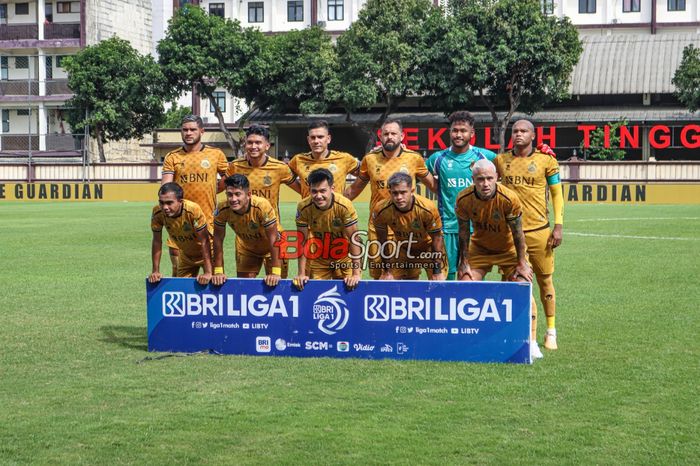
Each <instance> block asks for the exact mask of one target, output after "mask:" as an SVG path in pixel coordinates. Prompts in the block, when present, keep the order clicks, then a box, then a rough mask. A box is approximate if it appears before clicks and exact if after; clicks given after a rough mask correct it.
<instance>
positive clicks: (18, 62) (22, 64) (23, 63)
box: [15, 57, 29, 70]
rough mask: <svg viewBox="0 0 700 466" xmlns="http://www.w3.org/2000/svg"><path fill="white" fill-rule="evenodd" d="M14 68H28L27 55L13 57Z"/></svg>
mask: <svg viewBox="0 0 700 466" xmlns="http://www.w3.org/2000/svg"><path fill="white" fill-rule="evenodd" d="M15 69H17V70H28V69H29V57H15Z"/></svg>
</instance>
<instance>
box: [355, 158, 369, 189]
mask: <svg viewBox="0 0 700 466" xmlns="http://www.w3.org/2000/svg"><path fill="white" fill-rule="evenodd" d="M357 176H358V177H359V178H360V179H361V180H362V181H364V182H367V181H369V165H368V162H367V155H365V156H364V157H362V162H360V170H359V171H358V172H357Z"/></svg>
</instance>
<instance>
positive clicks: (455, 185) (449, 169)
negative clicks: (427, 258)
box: [426, 111, 496, 280]
mask: <svg viewBox="0 0 700 466" xmlns="http://www.w3.org/2000/svg"><path fill="white" fill-rule="evenodd" d="M447 119H448V121H449V122H450V142H451V144H452V145H451V146H450V147H449V148H447V149H445V150H442V151H439V152H435V153H434V154H432V155H431V156H430V157H429V158H428V160H427V162H426V165H427V166H428V170H430V173H432V174H433V175H434V176H435V177H437V185H438V189H437V201H438V210H439V212H440V218H442V231H443V232H444V235H445V250H446V251H447V259H448V262H449V270H448V274H447V279H448V280H454V279H455V273H456V272H457V263H458V262H459V223H458V221H457V215H456V214H455V201H456V200H457V195H458V194H459V193H460V192H461V191H462V190H463V189H465V188H467V187H469V186H471V184H472V166H473V165H474V163H475V162H476V161H477V160H481V159H487V160H493V159H495V158H496V154H495V153H494V152H491V151H490V150H486V149H483V148H481V147H476V146H472V145H471V144H470V141H471V139H472V137H473V136H474V117H473V116H472V114H471V113H469V112H467V111H457V112H454V113H452V114H451V115H450V116H449V117H448V118H447Z"/></svg>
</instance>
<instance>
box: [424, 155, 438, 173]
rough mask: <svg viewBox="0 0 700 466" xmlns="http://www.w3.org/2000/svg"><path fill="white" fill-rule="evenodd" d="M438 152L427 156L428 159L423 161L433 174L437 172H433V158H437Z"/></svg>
mask: <svg viewBox="0 0 700 466" xmlns="http://www.w3.org/2000/svg"><path fill="white" fill-rule="evenodd" d="M438 153H439V152H435V153H434V154H433V155H431V156H430V157H428V160H426V161H425V166H426V167H427V168H428V171H429V172H430V173H432V174H433V175H437V173H435V160H437V157H438V155H437V154H438Z"/></svg>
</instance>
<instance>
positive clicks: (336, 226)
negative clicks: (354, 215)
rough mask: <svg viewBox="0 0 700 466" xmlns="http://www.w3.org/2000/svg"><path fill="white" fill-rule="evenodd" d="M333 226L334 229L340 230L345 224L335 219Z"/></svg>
mask: <svg viewBox="0 0 700 466" xmlns="http://www.w3.org/2000/svg"><path fill="white" fill-rule="evenodd" d="M331 224H332V225H333V228H340V227H342V226H343V222H341V221H340V219H339V218H337V217H336V218H334V219H333V221H332V222H331Z"/></svg>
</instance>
